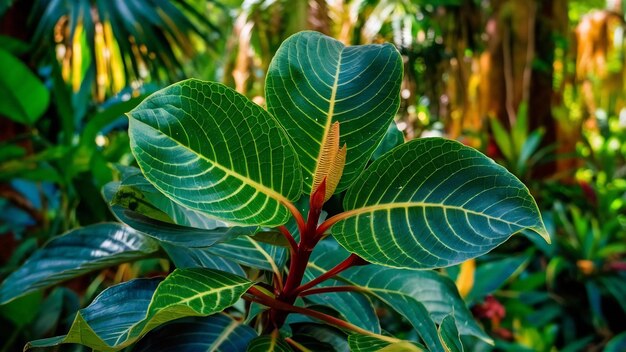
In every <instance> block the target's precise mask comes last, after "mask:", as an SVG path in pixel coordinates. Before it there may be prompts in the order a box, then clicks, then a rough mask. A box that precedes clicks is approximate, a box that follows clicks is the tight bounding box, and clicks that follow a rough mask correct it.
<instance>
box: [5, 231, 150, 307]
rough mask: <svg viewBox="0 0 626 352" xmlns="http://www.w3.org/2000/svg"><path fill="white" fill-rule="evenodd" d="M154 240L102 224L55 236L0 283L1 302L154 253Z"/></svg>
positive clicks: (134, 232)
mask: <svg viewBox="0 0 626 352" xmlns="http://www.w3.org/2000/svg"><path fill="white" fill-rule="evenodd" d="M158 249H159V247H158V245H157V242H156V241H153V240H152V239H150V238H148V237H145V236H143V235H142V234H140V233H138V232H136V231H135V230H133V229H131V228H130V227H128V226H125V225H122V224H117V223H103V224H96V225H91V226H86V227H83V228H80V229H77V230H73V231H70V232H68V233H67V234H65V235H62V236H59V237H55V238H53V239H52V240H50V242H48V243H46V244H45V245H44V246H43V247H42V248H41V249H39V250H38V251H36V252H35V253H34V254H33V255H32V256H31V257H30V258H29V259H28V260H27V261H26V262H25V263H24V265H22V266H21V267H20V268H19V269H17V270H16V271H15V272H13V273H12V274H11V275H9V277H7V278H6V280H4V282H3V283H2V286H0V303H6V302H8V301H11V300H13V299H15V298H17V297H20V296H23V295H24V294H26V293H28V292H32V291H35V290H39V289H42V288H46V287H49V286H52V285H55V284H58V283H60V282H62V281H65V280H68V279H71V278H74V277H77V276H80V275H83V274H85V273H88V272H90V271H94V270H98V269H102V268H106V267H110V266H113V265H117V264H120V263H124V262H128V261H134V260H138V259H141V258H145V257H147V256H150V255H153V254H155V253H156V252H157V251H158Z"/></svg>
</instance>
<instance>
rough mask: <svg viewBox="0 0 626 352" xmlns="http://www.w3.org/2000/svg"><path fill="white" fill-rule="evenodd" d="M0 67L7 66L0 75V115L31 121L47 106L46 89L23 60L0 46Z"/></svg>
mask: <svg viewBox="0 0 626 352" xmlns="http://www.w3.org/2000/svg"><path fill="white" fill-rule="evenodd" d="M0 67H5V68H7V69H5V70H4V72H3V74H2V75H0V94H1V95H2V104H0V115H2V116H6V117H8V118H10V119H11V120H13V121H17V122H20V123H23V124H27V125H32V124H34V123H35V122H37V120H38V119H39V118H40V117H41V116H42V115H43V113H44V112H45V111H46V108H47V107H48V103H49V102H50V93H49V92H48V89H47V88H46V86H44V84H43V83H42V82H41V81H40V80H39V78H37V76H35V75H34V74H33V73H32V72H31V71H30V69H29V68H28V67H27V66H26V65H24V63H22V62H21V61H20V60H19V59H18V58H16V57H15V56H13V55H11V54H10V53H9V52H7V51H5V50H4V49H0ZM8 68H10V69H8Z"/></svg>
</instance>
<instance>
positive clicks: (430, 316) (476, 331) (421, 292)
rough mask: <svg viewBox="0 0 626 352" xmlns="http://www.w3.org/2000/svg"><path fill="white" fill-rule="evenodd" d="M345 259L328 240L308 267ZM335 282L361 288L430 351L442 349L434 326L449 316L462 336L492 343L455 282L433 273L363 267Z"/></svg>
mask: <svg viewBox="0 0 626 352" xmlns="http://www.w3.org/2000/svg"><path fill="white" fill-rule="evenodd" d="M347 255H348V253H347V252H346V251H345V250H344V249H343V248H341V247H340V246H339V245H338V244H337V243H336V242H335V241H334V240H332V239H327V240H324V241H322V242H320V243H319V244H318V246H317V247H316V248H315V250H314V251H313V254H312V256H311V261H310V263H309V267H311V266H315V267H320V268H324V269H326V270H328V269H330V268H332V267H334V266H335V265H337V264H338V263H339V262H341V261H342V260H343V258H345V257H346V256H347ZM338 279H339V280H340V281H342V282H343V283H344V285H345V284H351V285H355V286H358V287H360V288H361V292H363V293H367V294H369V295H370V296H371V297H374V298H377V299H378V300H380V301H382V302H383V303H385V304H386V305H388V306H390V307H391V308H392V309H393V310H395V311H396V312H398V313H399V314H401V315H402V316H404V317H405V318H406V319H407V320H408V321H409V322H410V323H411V324H412V325H413V327H414V328H415V329H416V330H417V332H418V333H419V334H420V336H421V337H422V339H423V340H424V342H425V344H426V345H427V346H428V347H429V348H430V349H431V350H439V351H440V350H442V349H443V346H442V345H441V343H440V341H439V336H438V333H437V327H436V324H441V322H442V321H443V319H444V318H445V317H446V316H448V315H453V316H454V318H455V321H456V324H457V329H458V330H459V332H460V333H461V334H463V335H472V336H476V337H478V338H480V339H482V340H484V341H487V342H491V339H490V338H489V336H487V335H486V334H485V333H484V332H483V331H482V330H481V329H480V327H479V326H478V324H477V323H476V321H475V320H474V318H473V316H472V313H471V312H470V311H469V310H468V309H467V307H466V306H465V302H463V299H462V298H461V297H460V296H459V294H458V291H457V289H456V286H455V285H454V282H452V280H450V279H449V278H447V277H445V276H442V275H440V274H438V273H436V272H434V271H427V270H419V271H417V270H406V269H395V268H388V267H382V266H379V265H366V266H360V267H355V268H350V269H348V270H346V271H345V272H343V273H341V274H340V276H339V278H338Z"/></svg>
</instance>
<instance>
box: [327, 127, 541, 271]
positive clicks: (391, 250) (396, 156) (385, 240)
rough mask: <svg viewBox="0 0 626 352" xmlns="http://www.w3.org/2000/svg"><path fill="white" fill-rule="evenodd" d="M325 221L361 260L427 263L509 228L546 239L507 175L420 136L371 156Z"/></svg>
mask: <svg viewBox="0 0 626 352" xmlns="http://www.w3.org/2000/svg"><path fill="white" fill-rule="evenodd" d="M343 205H344V209H345V210H346V212H345V213H343V214H341V215H340V216H342V218H341V221H339V222H338V223H336V224H335V225H334V226H333V227H332V234H333V235H334V237H335V238H336V239H337V241H339V243H340V244H341V245H342V246H343V247H344V248H346V249H347V250H349V251H350V252H353V253H356V254H358V255H359V256H361V257H363V258H364V259H365V260H367V261H369V262H372V263H376V264H382V265H386V266H392V267H398V268H410V269H428V268H438V267H444V266H450V265H453V264H457V263H460V262H462V261H465V260H467V259H470V258H474V257H477V256H480V255H482V254H484V253H486V252H488V251H490V250H492V249H493V248H495V247H496V246H498V245H499V244H501V243H502V242H504V241H506V240H507V239H508V238H509V237H510V236H512V235H513V234H515V233H517V232H520V231H522V230H525V229H530V230H533V231H535V232H537V233H539V234H540V235H542V236H543V237H544V239H546V240H548V238H549V237H548V234H547V231H546V229H545V227H544V225H543V222H542V220H541V215H540V213H539V210H538V209H537V204H536V203H535V201H534V199H533V198H532V196H531V195H530V193H529V192H528V189H527V188H526V187H525V186H524V185H523V184H522V183H521V182H520V181H519V180H518V179H517V178H516V177H515V176H513V175H512V174H511V173H509V172H508V171H506V169H504V168H503V167H501V166H499V165H497V164H496V163H495V162H493V160H491V159H489V158H487V157H486V156H484V155H483V154H481V153H479V152H478V151H476V150H474V149H472V148H470V147H466V146H464V145H462V144H460V143H458V142H456V141H452V140H446V139H442V138H423V139H417V140H413V141H411V142H408V143H406V144H403V145H401V146H399V147H397V148H395V149H393V150H392V151H391V152H389V153H387V154H386V155H385V156H383V157H381V158H380V159H377V160H376V161H375V162H373V163H372V164H371V165H370V167H369V168H368V169H367V170H366V171H365V172H364V173H363V174H362V175H361V176H360V177H359V178H358V179H357V180H356V181H355V182H354V184H353V185H352V187H351V188H350V189H349V190H348V192H347V193H346V196H345V198H344V202H343Z"/></svg>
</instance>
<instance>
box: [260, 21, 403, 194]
mask: <svg viewBox="0 0 626 352" xmlns="http://www.w3.org/2000/svg"><path fill="white" fill-rule="evenodd" d="M401 81H402V59H401V57H400V54H399V53H398V51H397V50H396V49H395V48H394V47H393V45H391V44H383V45H359V46H348V47H346V46H345V45H343V44H342V43H341V42H339V41H337V40H335V39H332V38H330V37H327V36H325V35H323V34H321V33H317V32H300V33H298V34H295V35H293V36H291V37H290V38H288V39H287V40H285V41H284V42H283V44H282V45H281V46H280V48H279V49H278V51H277V53H276V56H274V59H273V60H272V62H271V64H270V67H269V70H268V73H267V82H266V88H265V95H266V98H267V107H268V110H269V111H270V112H271V113H272V114H273V115H274V116H275V117H276V118H277V119H278V121H279V122H280V124H281V125H282V126H283V127H284V128H285V130H287V133H288V135H289V136H290V137H291V138H292V141H293V145H294V148H295V151H296V153H297V154H298V159H299V160H300V163H301V164H302V173H303V177H304V192H305V193H307V194H308V193H310V192H311V187H312V184H313V178H314V175H315V173H316V171H317V168H318V164H319V161H320V156H321V152H322V150H323V148H324V145H326V140H327V138H328V135H329V132H330V130H331V126H332V124H333V123H335V122H339V123H340V142H339V145H340V146H343V145H344V144H345V145H346V146H347V156H346V165H345V168H344V170H343V177H342V178H341V181H340V182H339V185H338V187H337V190H336V191H337V192H340V191H341V190H343V189H345V188H347V187H348V186H349V185H350V184H351V183H352V182H353V181H354V180H355V178H356V177H357V176H358V175H359V174H360V173H361V172H362V171H363V168H364V167H365V164H366V163H367V161H368V160H369V158H370V156H371V155H372V153H373V152H374V150H375V149H376V147H377V146H378V142H379V141H380V140H381V139H382V138H383V136H384V135H385V132H386V131H387V127H388V126H389V123H390V122H391V121H392V119H393V117H394V115H395V114H396V112H397V110H398V107H399V105H400V82H401Z"/></svg>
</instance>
